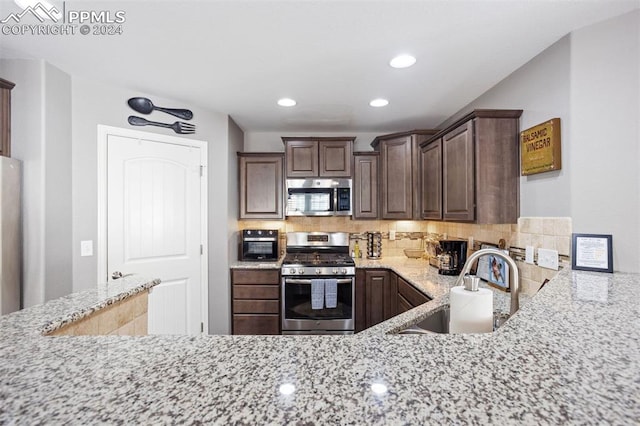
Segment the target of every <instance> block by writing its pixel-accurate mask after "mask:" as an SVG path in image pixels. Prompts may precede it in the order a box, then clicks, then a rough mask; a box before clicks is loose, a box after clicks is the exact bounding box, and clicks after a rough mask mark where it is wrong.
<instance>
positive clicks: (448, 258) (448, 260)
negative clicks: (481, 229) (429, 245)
mask: <svg viewBox="0 0 640 426" xmlns="http://www.w3.org/2000/svg"><path fill="white" fill-rule="evenodd" d="M440 249H441V250H442V252H441V254H440V255H439V256H438V259H439V266H438V273H439V274H440V275H458V274H460V271H462V267H463V266H464V263H465V262H466V261H467V241H466V240H440Z"/></svg>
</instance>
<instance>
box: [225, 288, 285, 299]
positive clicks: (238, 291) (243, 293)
mask: <svg viewBox="0 0 640 426" xmlns="http://www.w3.org/2000/svg"><path fill="white" fill-rule="evenodd" d="M233 298H234V299H279V298H280V286H277V285H234V286H233Z"/></svg>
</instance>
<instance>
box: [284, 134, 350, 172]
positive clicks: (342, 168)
mask: <svg viewBox="0 0 640 426" xmlns="http://www.w3.org/2000/svg"><path fill="white" fill-rule="evenodd" d="M354 139H355V138H354V137H332V138H321V137H317V138H316V137H304V138H302V137H297V138H293V137H283V138H282V140H283V142H284V144H285V153H286V164H287V177H288V178H307V177H342V178H350V177H351V163H352V161H353V140H354Z"/></svg>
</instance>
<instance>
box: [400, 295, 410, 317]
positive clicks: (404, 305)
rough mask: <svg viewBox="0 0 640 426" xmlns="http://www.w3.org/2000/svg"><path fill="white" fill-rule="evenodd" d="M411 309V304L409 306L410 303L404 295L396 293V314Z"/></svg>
mask: <svg viewBox="0 0 640 426" xmlns="http://www.w3.org/2000/svg"><path fill="white" fill-rule="evenodd" d="M411 309H413V306H411V303H409V302H407V299H405V298H404V297H402V295H400V294H399V295H398V315H400V314H402V313H404V312H407V311H409V310H411Z"/></svg>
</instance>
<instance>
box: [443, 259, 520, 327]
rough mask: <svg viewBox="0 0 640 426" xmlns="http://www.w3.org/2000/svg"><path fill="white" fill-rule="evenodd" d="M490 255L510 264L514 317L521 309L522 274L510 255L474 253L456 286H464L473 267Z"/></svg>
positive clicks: (465, 265) (466, 263)
mask: <svg viewBox="0 0 640 426" xmlns="http://www.w3.org/2000/svg"><path fill="white" fill-rule="evenodd" d="M489 254H490V255H493V256H496V257H499V258H500V259H504V261H505V262H507V263H508V264H509V267H510V268H511V271H510V272H511V273H510V274H509V276H510V278H509V280H510V283H509V288H510V289H511V315H513V314H515V313H516V312H517V311H518V309H520V274H519V272H518V265H516V262H515V261H514V260H513V259H512V258H511V257H509V255H507V254H504V253H503V252H501V251H500V250H497V249H482V250H478V251H475V252H473V253H472V254H471V256H469V258H468V259H467V261H466V262H465V264H464V268H462V271H461V272H460V275H459V276H458V279H457V280H456V284H455V285H456V286H460V285H462V280H463V278H464V276H465V275H466V274H467V273H469V270H470V269H471V266H472V265H473V263H474V262H475V261H476V260H477V259H478V258H479V257H481V256H485V255H489Z"/></svg>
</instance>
